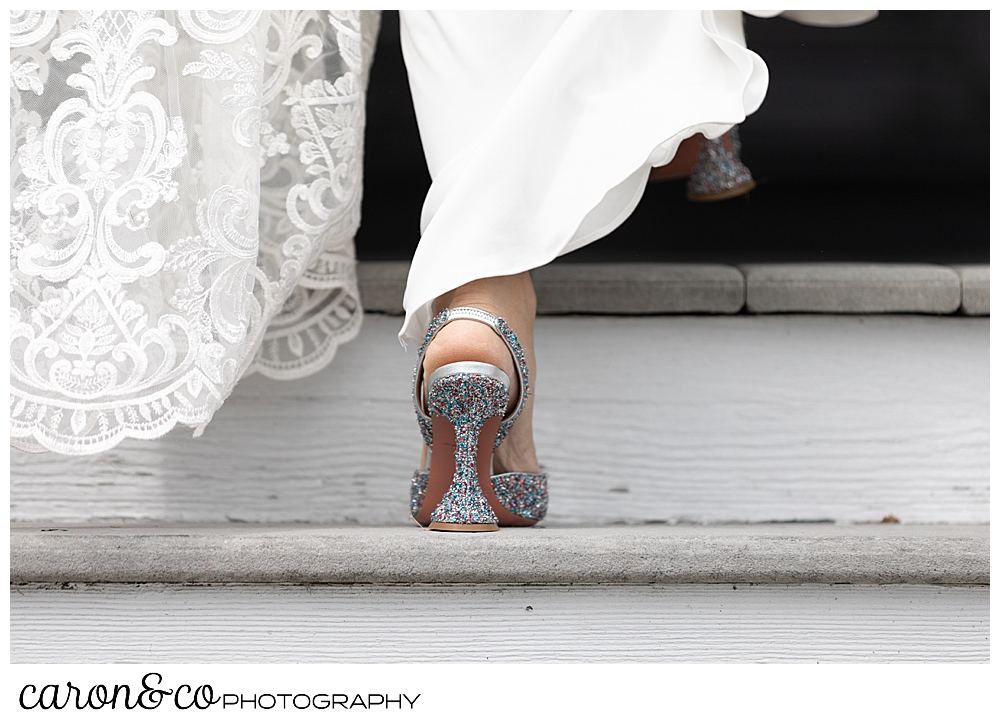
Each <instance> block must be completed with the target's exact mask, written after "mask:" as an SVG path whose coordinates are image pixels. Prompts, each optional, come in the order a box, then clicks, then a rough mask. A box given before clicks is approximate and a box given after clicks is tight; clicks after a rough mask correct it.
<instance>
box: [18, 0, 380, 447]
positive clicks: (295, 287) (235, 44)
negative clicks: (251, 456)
mask: <svg viewBox="0 0 1000 724" xmlns="http://www.w3.org/2000/svg"><path fill="white" fill-rule="evenodd" d="M378 21H379V15H378V13H373V12H358V11H335V12H320V11H311V10H285V11H255V10H240V11H222V12H216V11H202V10H195V11H190V10H187V11H185V10H181V11H144V10H128V11H79V12H75V11H52V10H32V11H12V14H11V35H10V45H11V65H10V72H11V129H10V134H11V135H10V139H11V141H10V153H11V157H10V165H11V174H10V178H11V227H10V262H11V265H10V282H11V306H10V325H11V338H10V345H11V346H10V369H11V413H10V422H11V442H12V444H13V445H14V446H15V447H18V448H21V449H23V450H30V451H42V450H52V451H55V452H59V453H66V454H74V455H77V454H87V453H95V452H100V451H103V450H107V449H108V448H111V447H113V446H114V445H116V444H118V443H119V442H120V441H121V440H123V439H125V438H128V437H133V438H155V437H159V436H161V435H163V434H165V433H166V432H168V431H169V430H170V429H171V428H173V427H174V425H176V424H178V423H182V424H185V425H191V426H194V427H196V428H198V429H200V428H203V427H204V425H205V424H206V423H208V421H209V420H210V419H211V418H212V415H213V413H214V412H215V411H216V410H217V409H218V408H219V406H220V405H221V404H222V402H223V400H225V398H226V397H227V396H228V395H229V393H230V392H231V391H232V389H233V386H234V385H235V384H236V382H237V381H238V380H239V379H240V378H241V377H242V376H243V375H246V374H249V373H251V372H260V373H261V374H264V375H266V376H269V377H274V378H278V379H290V378H294V377H301V376H303V375H307V374H309V373H311V372H314V371H316V370H317V369H319V368H321V367H322V366H323V365H325V364H326V363H327V362H329V360H330V359H331V358H332V357H333V355H334V352H335V351H336V349H337V345H338V344H340V343H342V342H344V341H346V340H348V339H351V338H352V337H353V336H354V335H355V334H356V333H357V331H358V329H359V325H360V323H361V311H362V310H361V307H360V303H359V300H358V293H357V284H356V276H355V268H354V266H355V261H354V245H353V239H354V232H355V231H356V229H357V226H358V223H359V221H360V201H361V167H362V149H363V139H364V122H365V115H364V111H365V105H364V96H365V86H366V82H367V71H368V67H369V64H370V62H371V58H372V53H373V50H374V41H375V37H376V34H377V31H378Z"/></svg>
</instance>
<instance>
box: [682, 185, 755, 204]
mask: <svg viewBox="0 0 1000 724" xmlns="http://www.w3.org/2000/svg"><path fill="white" fill-rule="evenodd" d="M755 188H757V182H756V181H748V182H747V183H745V184H740V185H739V186H736V187H735V188H731V189H726V190H725V191H715V192H713V193H710V194H690V193H689V194H685V196H686V197H687V199H688V201H698V202H704V201H725V200H726V199H734V198H736V197H737V196H742V195H743V194H748V193H750V192H751V191H753V190H754V189H755Z"/></svg>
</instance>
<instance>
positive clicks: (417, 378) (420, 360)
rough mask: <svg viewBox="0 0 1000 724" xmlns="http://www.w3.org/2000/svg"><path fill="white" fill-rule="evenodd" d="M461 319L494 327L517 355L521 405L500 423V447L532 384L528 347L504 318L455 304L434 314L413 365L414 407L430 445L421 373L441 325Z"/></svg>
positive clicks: (522, 406) (421, 428)
mask: <svg viewBox="0 0 1000 724" xmlns="http://www.w3.org/2000/svg"><path fill="white" fill-rule="evenodd" d="M457 319H471V320H473V321H475V322H481V323H482V324H485V325H487V326H488V327H490V328H491V329H492V330H493V331H494V332H496V333H497V334H498V335H500V338H501V339H502V340H503V341H504V342H505V343H506V344H507V348H508V349H509V350H510V353H511V356H512V357H513V358H514V367H515V368H516V369H517V379H518V382H519V383H520V389H519V392H518V400H517V405H516V406H515V407H514V411H513V412H512V413H510V415H508V416H507V417H506V418H504V420H503V422H501V423H500V430H499V431H498V432H497V439H496V444H495V445H494V447H496V446H499V445H500V443H501V442H502V441H503V439H504V438H505V437H506V436H507V433H508V432H509V431H510V428H511V426H512V425H513V424H514V421H515V420H516V419H517V416H518V415H520V414H521V410H523V409H524V403H525V401H526V400H527V399H528V395H529V394H530V391H529V390H530V388H529V386H528V363H527V361H526V360H525V359H524V349H522V348H521V343H520V342H518V341H517V335H516V334H514V331H513V330H512V329H511V328H510V327H508V326H507V323H506V322H505V321H504V320H503V317H495V316H493V315H492V314H490V313H489V312H487V311H485V310H482V309H478V308H476V307H455V308H454V309H442V310H441V312H440V313H439V314H438V315H437V316H436V317H434V319H433V320H431V323H430V325H429V326H428V327H427V334H426V335H425V336H424V341H423V344H421V345H420V349H419V350H417V364H416V366H414V368H413V385H412V387H411V394H412V396H413V409H414V410H416V413H417V421H418V422H419V423H420V430H421V432H422V433H423V436H424V441H425V442H426V443H427V444H428V446H430V444H431V436H430V429H431V425H430V418H429V417H427V415H426V413H424V410H423V405H421V404H420V399H421V389H420V388H421V382H422V380H423V375H422V374H421V372H422V370H423V367H424V354H425V353H426V352H427V347H428V345H429V344H430V343H431V340H432V339H434V337H435V336H436V335H437V333H438V332H440V331H441V328H442V327H444V326H445V325H446V324H448V323H449V322H454V321H455V320H457Z"/></svg>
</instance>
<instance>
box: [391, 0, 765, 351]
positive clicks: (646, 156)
mask: <svg viewBox="0 0 1000 724" xmlns="http://www.w3.org/2000/svg"><path fill="white" fill-rule="evenodd" d="M400 17H401V35H402V45H403V57H404V59H405V61H406V69H407V73H408V75H409V80H410V88H411V91H412V94H413V103H414V106H415V109H416V114H417V122H418V125H419V128H420V137H421V140H422V142H423V147H424V153H425V155H426V158H427V164H428V167H429V170H430V174H431V178H432V180H433V183H432V184H431V188H430V191H429V192H428V194H427V199H426V201H425V203H424V207H423V213H422V216H421V220H420V227H421V240H420V244H419V246H418V248H417V251H416V253H415V255H414V257H413V263H412V265H411V267H410V273H409V278H408V280H407V286H406V293H405V295H404V297H403V306H404V308H405V310H406V319H405V321H404V323H403V328H402V330H401V331H400V339H401V340H403V341H419V340H420V339H421V338H422V337H423V335H424V330H425V329H426V327H427V324H428V322H429V321H430V319H431V315H432V305H433V303H434V299H435V298H436V297H438V296H439V295H441V294H443V293H445V292H447V291H450V290H452V289H455V288H456V287H458V286H461V285H462V284H465V283H467V282H470V281H472V280H474V279H480V278H484V277H492V276H503V275H508V274H517V273H519V272H524V271H527V270H529V269H533V268H536V267H539V266H542V265H544V264H547V263H548V262H550V261H552V260H553V259H555V258H556V257H557V256H559V255H561V254H565V253H567V252H570V251H573V250H574V249H578V248H580V247H581V246H584V245H585V244H588V243H590V242H592V241H595V240H597V239H599V238H601V237H602V236H605V235H607V234H608V233H610V232H611V231H612V230H614V229H615V227H617V226H618V225H619V224H621V223H622V222H623V221H624V220H625V219H626V218H628V216H629V214H630V213H632V211H633V210H634V209H635V207H636V205H637V204H638V202H639V199H640V198H641V197H642V193H643V190H644V189H645V185H646V180H647V178H648V176H649V171H650V168H651V167H653V166H659V165H663V164H665V163H668V162H669V161H670V160H671V159H672V158H673V156H674V153H675V152H676V150H677V146H678V145H679V144H680V142H681V141H682V140H684V139H685V138H687V137H689V136H691V135H694V134H695V133H703V134H704V135H705V136H707V137H709V138H715V137H718V136H720V135H722V134H723V133H725V132H726V131H727V130H728V129H729V128H730V127H731V126H733V125H734V124H737V123H740V122H742V121H743V120H744V119H745V118H746V117H747V115H749V114H751V113H753V112H754V111H755V110H757V108H758V107H759V106H760V104H761V102H762V101H763V99H764V94H765V92H766V90H767V81H768V73H767V67H766V66H765V65H764V62H763V61H762V60H761V58H760V57H759V56H758V55H756V54H755V53H753V52H752V51H750V50H748V49H747V47H746V43H745V42H744V39H743V20H742V16H741V13H740V12H738V11H697V10H696V11H648V12H646V11H592V10H573V11H496V12H493V11H490V12H483V11H468V12H424V11H401V13H400Z"/></svg>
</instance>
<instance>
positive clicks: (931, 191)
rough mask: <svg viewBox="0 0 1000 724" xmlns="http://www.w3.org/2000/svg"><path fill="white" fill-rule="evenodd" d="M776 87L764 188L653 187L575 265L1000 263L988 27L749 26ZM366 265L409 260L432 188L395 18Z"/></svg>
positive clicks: (761, 126)
mask: <svg viewBox="0 0 1000 724" xmlns="http://www.w3.org/2000/svg"><path fill="white" fill-rule="evenodd" d="M746 37H747V44H748V45H749V47H750V48H751V49H752V50H754V51H756V52H757V53H759V54H760V56H761V57H762V58H764V61H765V62H766V63H767V66H768V69H769V70H770V75H771V81H770V86H769V88H768V92H767V98H766V99H765V100H764V104H763V106H762V107H761V109H760V110H759V111H758V112H757V113H755V114H754V115H752V116H750V118H749V119H747V121H746V122H745V123H744V124H742V125H741V126H740V131H741V136H742V140H743V160H744V162H745V163H746V164H747V165H748V166H749V167H750V169H751V171H752V172H753V174H754V176H755V178H756V179H757V180H758V182H759V183H760V186H759V187H758V188H757V189H756V190H754V191H753V192H752V193H751V194H750V195H749V196H747V197H743V198H737V199H732V200H729V201H722V202H715V203H703V204H696V203H692V202H689V201H687V200H686V199H685V198H684V182H683V181H675V182H667V183H658V184H650V185H649V186H648V187H647V190H646V193H645V196H644V197H643V200H642V202H641V203H640V205H639V207H638V209H637V210H636V212H635V213H634V214H633V215H632V217H631V218H629V220H628V221H626V222H625V224H623V225H622V226H621V227H619V228H618V229H617V230H616V231H615V232H613V233H612V234H610V235H609V236H607V237H605V238H604V239H602V240H600V241H598V242H595V243H593V244H591V245H589V246H587V247H585V248H583V249H580V250H579V251H576V252H573V253H572V254H569V255H567V256H565V257H562V258H561V259H562V260H565V261H642V260H648V261H676V262H722V263H739V262H765V261H824V260H825V261H913V262H943V263H986V262H988V261H989V13H988V12H985V11H884V12H882V14H881V15H880V16H879V17H878V18H877V19H876V20H874V21H873V22H871V23H868V24H865V25H861V26H858V27H854V28H814V27H807V26H803V25H799V24H797V23H793V22H790V21H787V20H784V19H780V18H773V19H760V18H753V17H749V16H747V17H746ZM365 151H366V158H365V197H364V202H363V207H362V213H363V221H362V224H361V229H360V231H359V233H358V237H357V251H358V257H359V258H360V259H409V258H410V257H411V256H412V254H413V250H414V249H415V248H416V245H417V242H418V240H419V222H420V207H421V205H422V203H423V198H424V194H425V193H426V191H427V188H428V186H429V185H430V177H429V176H428V174H427V168H426V165H425V164H424V159H423V152H422V150H421V147H420V137H419V135H418V133H417V126H416V120H415V118H414V114H413V106H412V103H411V100H410V94H409V89H408V87H407V82H406V70H405V67H404V65H403V59H402V54H401V52H400V49H399V16H398V13H396V12H395V11H387V12H384V13H383V15H382V31H381V35H380V37H379V41H378V48H377V51H376V54H375V62H374V65H373V67H372V72H371V81H370V85H369V90H368V129H367V137H366V141H365Z"/></svg>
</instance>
